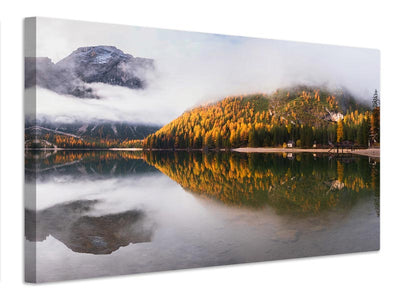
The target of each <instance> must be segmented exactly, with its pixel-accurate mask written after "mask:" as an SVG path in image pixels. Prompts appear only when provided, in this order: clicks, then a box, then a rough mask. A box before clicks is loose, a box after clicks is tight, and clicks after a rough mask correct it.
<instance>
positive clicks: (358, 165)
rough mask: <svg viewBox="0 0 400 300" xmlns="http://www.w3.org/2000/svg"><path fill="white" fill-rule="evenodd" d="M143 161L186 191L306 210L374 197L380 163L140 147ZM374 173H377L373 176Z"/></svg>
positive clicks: (282, 210) (296, 212)
mask: <svg viewBox="0 0 400 300" xmlns="http://www.w3.org/2000/svg"><path fill="white" fill-rule="evenodd" d="M143 155H144V159H145V161H146V162H147V163H148V164H150V165H152V166H154V167H156V168H157V169H159V170H160V171H161V172H163V173H164V174H166V175H167V176H169V177H170V178H171V179H173V180H174V181H176V182H177V183H179V184H180V185H181V186H182V187H183V188H185V189H186V190H188V191H190V192H193V193H195V194H200V195H204V196H207V197H210V198H213V199H216V200H218V201H221V202H223V203H225V204H227V205H235V206H239V207H253V208H257V207H262V206H265V205H269V206H271V207H273V208H274V209H275V210H276V211H277V213H280V214H284V213H288V214H294V215H308V214H317V213H320V212H322V211H324V210H328V209H346V208H350V207H352V206H353V205H354V204H355V202H356V201H357V200H358V199H360V198H362V197H363V196H367V195H373V194H374V193H375V196H377V203H378V205H377V206H376V209H377V213H379V176H378V175H379V162H376V161H374V162H373V163H371V162H370V161H369V160H368V159H367V158H365V157H358V156H357V157H355V156H353V157H348V158H341V159H339V158H331V157H329V156H326V155H320V156H313V155H312V154H296V155H295V156H294V155H293V156H287V154H286V153H283V154H259V153H252V154H244V153H201V152H145V153H144V154H143ZM377 174H378V175H377Z"/></svg>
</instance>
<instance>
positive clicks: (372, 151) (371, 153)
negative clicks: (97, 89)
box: [25, 147, 380, 158]
mask: <svg viewBox="0 0 400 300" xmlns="http://www.w3.org/2000/svg"><path fill="white" fill-rule="evenodd" d="M329 150H330V149H321V148H318V149H305V148H264V147H257V148H252V147H242V148H234V149H231V150H227V149H220V150H218V151H221V152H224V151H232V152H239V153H331V154H336V153H337V152H336V150H332V151H331V152H329ZM25 151H53V152H54V151H132V152H134V151H138V152H139V151H172V152H174V151H177V152H179V151H188V150H187V149H175V150H173V149H152V150H149V149H143V148H35V149H31V148H25ZM190 151H201V152H204V150H203V149H191V150H189V152H190ZM209 151H210V152H214V151H215V150H213V149H210V150H209ZM342 153H346V154H356V155H362V156H368V157H372V158H380V148H368V149H354V150H353V151H351V150H350V149H343V152H342V150H339V154H342Z"/></svg>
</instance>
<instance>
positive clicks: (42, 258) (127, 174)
mask: <svg viewBox="0 0 400 300" xmlns="http://www.w3.org/2000/svg"><path fill="white" fill-rule="evenodd" d="M25 157H26V159H25V160H26V161H25V165H26V199H27V201H26V211H25V219H26V220H25V221H26V234H25V237H26V249H27V257H28V260H27V268H26V273H27V279H28V280H30V281H38V282H46V281H56V280H66V279H78V278H87V277H95V276H106V275H120V274H134V273H142V272H151V271H162V270H173V269H182V268H193V267H205V266H215V265H225V264H236V263H245V262H256V261H266V260H275V259H283V258H294V257H305V256H315V255H326V254H338V253H347V252H357V251H369V250H377V249H379V161H377V160H373V159H369V158H366V157H359V156H347V157H339V158H338V157H329V156H327V155H318V156H316V155H313V154H296V155H294V154H293V155H290V154H239V153H209V154H203V153H187V152H178V153H173V152H151V153H149V152H146V153H142V152H112V151H108V152H101V151H85V152H79V151H61V152H60V151H59V152H56V153H51V152H43V151H42V152H41V151H38V152H26V155H25ZM35 195H36V201H35ZM35 266H36V272H35Z"/></svg>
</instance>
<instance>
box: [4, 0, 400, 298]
mask: <svg viewBox="0 0 400 300" xmlns="http://www.w3.org/2000/svg"><path fill="white" fill-rule="evenodd" d="M27 16H43V17H58V18H68V19H78V20H87V21H97V22H107V23H120V24H132V25H139V26H151V27H159V28H168V29H182V30H190V31H201V32H212V33H221V34H232V35H243V36H252V37H264V38H274V39H285V40H294V41H306V42H317V43H328V44H337V45H347V46H357V47H369V48H379V49H381V51H382V52H381V57H382V84H381V89H382V91H381V99H382V136H383V137H382V144H383V150H382V154H383V155H382V160H381V162H382V164H381V165H382V171H381V173H382V176H381V179H382V185H381V191H382V194H381V220H382V223H381V225H382V226H381V240H382V243H381V251H380V252H376V253H364V254H350V255H341V256H331V257H322V258H312V259H296V260H287V261H276V262H266V263H258V264H249V265H241V266H228V267H217V268H207V269H197V270H189V271H175V272H164V273H155V274H147V275H135V276H125V277H113V278H104V279H92V280H84V281H75V282H67V283H55V284H45V285H39V286H34V285H27V284H24V283H23V219H22V215H23V200H22V188H23V150H22V148H23V114H22V112H23V105H22V96H23V73H22V70H23V68H22V62H23V59H22V57H23V55H22V50H23V32H22V19H23V18H24V17H27ZM0 21H1V64H0V65H1V163H0V165H1V219H0V220H1V241H0V245H1V252H0V255H1V264H0V265H1V280H0V297H1V299H18V298H19V297H21V299H54V298H56V299H110V298H112V299H119V298H121V299H122V298H128V297H129V298H142V299H143V298H144V299H149V298H150V299H160V298H167V299H169V298H171V299H172V298H174V299H204V298H211V299H214V298H220V299H227V298H231V299H257V298H266V297H268V298H270V299H282V298H283V299H380V298H381V299H399V298H398V297H399V296H400V291H399V288H398V282H399V278H400V276H399V271H398V270H399V267H400V263H399V262H400V259H399V255H400V242H399V239H400V234H399V229H400V226H399V225H400V224H399V219H400V217H399V214H400V200H399V198H400V197H399V192H398V182H399V180H398V173H399V170H400V169H399V155H396V154H397V150H398V148H396V146H399V143H398V141H399V135H398V133H397V132H398V118H399V117H398V112H399V103H400V93H399V69H400V63H399V61H400V59H399V56H400V42H399V28H400V18H399V9H398V8H396V1H383V0H381V1H366V0H364V1H350V0H347V1H342V0H336V1H329V2H328V1H308V0H303V1H296V0H293V1H271V2H267V1H252V0H247V1H233V0H230V1H217V0H202V1H197V2H195V1H178V0H168V1H162V0H159V1H151V0H147V1H144V0H141V1H134V0H131V1H119V0H112V1H103V0H97V1H83V0H69V1H64V0H62V1H51V0H48V1H47V0H36V1H18V0H14V1H6V0H0ZM396 126H397V127H396ZM17 297H18V298H17ZM22 297H23V298H22Z"/></svg>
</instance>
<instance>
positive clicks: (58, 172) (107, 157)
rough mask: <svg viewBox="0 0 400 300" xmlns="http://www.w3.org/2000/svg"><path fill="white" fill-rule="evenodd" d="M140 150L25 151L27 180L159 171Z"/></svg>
mask: <svg viewBox="0 0 400 300" xmlns="http://www.w3.org/2000/svg"><path fill="white" fill-rule="evenodd" d="M142 156H143V155H142V152H141V151H57V152H46V151H26V152H25V177H26V178H25V179H26V180H27V181H32V180H35V179H39V180H42V179H43V180H46V179H48V178H54V177H57V176H64V175H65V176H74V177H76V178H78V176H79V178H82V177H89V178H90V179H96V178H110V177H112V178H115V177H125V176H128V175H141V174H144V173H158V171H157V169H155V168H154V167H152V166H150V165H148V164H147V163H146V162H145V161H143V159H142Z"/></svg>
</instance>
